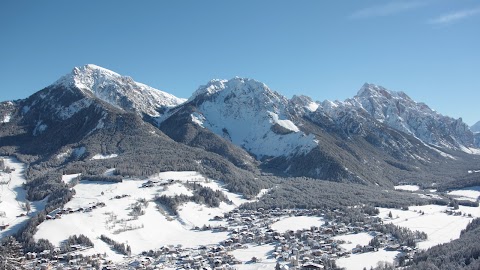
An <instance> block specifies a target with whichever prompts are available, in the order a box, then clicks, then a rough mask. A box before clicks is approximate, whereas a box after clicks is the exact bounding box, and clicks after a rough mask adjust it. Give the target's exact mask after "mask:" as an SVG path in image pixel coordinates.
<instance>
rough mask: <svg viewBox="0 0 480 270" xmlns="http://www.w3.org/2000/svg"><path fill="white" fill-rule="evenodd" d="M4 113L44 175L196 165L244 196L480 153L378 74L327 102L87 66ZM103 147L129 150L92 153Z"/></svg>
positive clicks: (435, 173) (378, 177) (429, 172)
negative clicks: (167, 82)
mask: <svg viewBox="0 0 480 270" xmlns="http://www.w3.org/2000/svg"><path fill="white" fill-rule="evenodd" d="M0 119H2V121H1V122H2V123H1V125H2V128H1V131H0V150H1V153H2V154H15V155H17V156H18V157H19V158H20V159H22V160H24V161H27V162H28V163H29V164H30V165H31V166H30V170H29V173H31V174H32V175H37V174H38V175H41V174H44V173H45V171H50V170H59V169H62V170H67V169H69V170H71V169H72V168H73V167H75V168H77V167H80V165H78V164H80V163H81V164H82V165H81V166H82V169H81V170H82V171H85V170H86V171H87V172H88V173H89V174H91V175H95V174H98V173H99V172H101V170H102V169H103V168H104V167H108V166H115V168H117V170H118V171H119V173H121V174H125V175H139V174H140V175H148V174H149V173H154V172H157V171H165V170H167V169H172V170H180V169H195V170H200V171H204V172H206V173H207V174H211V175H212V176H213V175H214V176H217V177H218V176H220V178H221V179H224V180H225V181H226V182H227V183H229V185H230V187H231V188H232V189H233V190H234V191H239V192H241V193H244V194H255V192H256V191H258V189H260V188H261V186H262V184H259V181H254V180H252V179H256V178H258V177H256V175H257V176H258V175H273V176H279V177H309V178H315V179H322V180H329V181H335V182H353V183H361V184H366V185H371V184H373V185H380V186H392V185H394V184H395V183H398V182H425V183H428V184H431V183H433V182H442V181H452V180H454V179H455V178H457V177H458V175H459V174H462V173H464V172H466V171H467V170H468V169H469V167H471V164H472V163H474V162H475V161H476V160H477V156H476V155H472V154H478V153H479V152H480V151H479V150H478V149H477V147H479V140H478V139H475V135H474V133H473V132H472V130H475V129H474V128H473V127H472V129H470V128H469V126H468V125H466V124H465V123H464V122H463V121H462V120H461V119H453V118H451V117H448V116H444V115H441V114H440V113H438V112H436V111H434V110H432V109H431V108H429V107H428V106H427V105H426V104H424V103H419V102H415V101H414V100H412V99H411V98H410V97H409V96H408V95H407V94H405V93H403V92H394V91H389V90H387V89H386V88H384V87H381V86H377V85H374V84H367V83H366V84H364V85H363V86H362V87H361V88H360V90H359V91H358V93H357V95H355V96H354V97H353V98H350V99H347V100H345V101H328V100H326V101H323V102H318V101H313V100H312V99H311V98H309V97H307V96H294V97H292V98H291V99H288V98H286V97H284V96H282V95H281V94H279V93H277V92H275V91H273V90H271V89H270V88H269V87H268V86H267V85H265V84H263V83H261V82H258V81H255V80H253V79H247V78H238V77H236V78H233V79H230V80H212V81H210V82H208V83H207V84H206V85H203V86H200V87H199V88H198V89H197V90H196V91H195V92H194V93H193V95H192V96H191V97H190V98H189V99H182V98H178V97H175V96H174V95H172V94H169V93H166V92H163V91H160V90H157V89H154V88H152V87H149V86H147V85H145V84H142V83H138V82H135V81H134V80H133V79H132V78H130V77H126V76H122V75H119V74H117V73H115V72H113V71H110V70H107V69H104V68H102V67H99V66H96V65H86V66H82V67H75V68H74V69H73V70H72V72H71V73H69V74H67V75H65V76H63V77H61V78H60V79H59V80H58V81H56V82H54V83H53V84H52V85H50V86H48V87H46V88H44V89H42V90H40V91H38V92H36V93H35V94H33V95H32V96H30V97H28V98H26V99H23V100H16V101H6V102H2V103H1V104H0ZM99 154H100V155H112V154H114V155H116V156H117V158H115V159H113V160H108V161H107V160H103V161H98V160H94V159H92V157H93V156H95V155H99ZM99 164H101V165H99ZM452 168H455V169H454V170H452ZM470 169H471V168H470ZM246 176H247V177H246ZM252 186H253V187H254V188H253V189H252V191H249V189H251V188H252ZM247 187H248V188H247Z"/></svg>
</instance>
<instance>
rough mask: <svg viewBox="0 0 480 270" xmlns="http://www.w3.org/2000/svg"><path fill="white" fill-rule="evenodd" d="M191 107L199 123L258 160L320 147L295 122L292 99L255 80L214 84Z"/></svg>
mask: <svg viewBox="0 0 480 270" xmlns="http://www.w3.org/2000/svg"><path fill="white" fill-rule="evenodd" d="M189 103H190V104H193V105H195V106H196V108H197V114H192V120H194V122H195V123H197V124H198V125H200V126H201V127H204V128H207V129H209V130H211V131H212V132H214V133H215V134H217V135H219V136H221V137H223V138H225V139H228V140H230V141H231V142H232V143H234V144H235V145H237V146H240V147H242V148H243V149H245V150H246V151H248V152H249V153H251V154H253V155H255V156H256V157H257V158H258V159H263V158H267V157H277V156H294V155H301V154H306V153H308V152H309V151H311V150H312V149H313V148H315V147H316V146H317V141H316V140H315V137H314V136H313V135H307V134H305V133H304V132H302V131H301V130H300V129H299V128H298V127H297V126H296V125H295V124H294V122H293V121H292V115H291V114H290V112H289V109H288V107H289V101H288V99H287V98H285V97H284V96H282V95H280V94H278V93H276V92H274V91H272V90H270V89H269V88H268V87H267V86H266V85H265V84H263V83H260V82H257V81H255V80H251V79H244V78H234V79H231V80H228V81H227V80H213V81H210V82H209V83H208V84H207V85H205V86H202V87H200V88H199V89H198V90H197V91H196V92H195V93H194V94H193V96H192V98H190V99H189Z"/></svg>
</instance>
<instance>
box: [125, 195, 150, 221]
mask: <svg viewBox="0 0 480 270" xmlns="http://www.w3.org/2000/svg"><path fill="white" fill-rule="evenodd" d="M146 207H148V201H147V200H146V199H139V200H137V201H136V202H135V203H134V204H133V205H132V206H131V210H130V213H128V214H129V215H130V216H133V217H135V218H136V217H138V216H142V215H145V210H144V208H146Z"/></svg>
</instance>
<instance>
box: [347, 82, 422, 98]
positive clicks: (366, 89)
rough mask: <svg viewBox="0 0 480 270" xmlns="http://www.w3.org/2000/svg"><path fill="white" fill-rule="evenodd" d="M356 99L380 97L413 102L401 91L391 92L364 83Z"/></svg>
mask: <svg viewBox="0 0 480 270" xmlns="http://www.w3.org/2000/svg"><path fill="white" fill-rule="evenodd" d="M356 97H374V98H375V97H380V98H386V99H395V98H401V99H405V100H409V101H413V100H412V99H411V98H410V97H409V96H408V95H407V94H405V93H404V92H402V91H398V92H397V91H391V90H387V89H386V88H385V87H383V86H380V85H376V84H372V83H364V84H363V86H362V87H361V88H360V90H358V92H357V95H356Z"/></svg>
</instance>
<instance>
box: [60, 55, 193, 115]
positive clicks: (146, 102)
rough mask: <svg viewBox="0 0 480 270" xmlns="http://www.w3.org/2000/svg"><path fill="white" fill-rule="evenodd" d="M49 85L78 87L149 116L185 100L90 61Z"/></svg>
mask: <svg viewBox="0 0 480 270" xmlns="http://www.w3.org/2000/svg"><path fill="white" fill-rule="evenodd" d="M52 86H55V87H65V88H67V89H70V90H71V89H78V90H80V91H82V92H83V93H84V94H86V95H87V96H95V97H97V98H99V99H101V100H103V101H106V102H108V103H110V104H112V105H114V106H116V107H118V108H121V109H124V110H128V111H135V112H137V113H145V114H147V115H150V116H160V114H159V112H158V111H159V109H160V108H162V107H173V106H177V105H179V104H181V103H183V102H184V101H185V100H184V99H180V98H177V97H175V96H173V95H171V94H168V93H166V92H163V91H160V90H158V89H155V88H152V87H150V86H147V85H145V84H142V83H138V82H135V81H134V80H133V79H132V78H131V77H128V76H122V75H120V74H118V73H116V72H114V71H111V70H109V69H106V68H103V67H100V66H97V65H94V64H88V65H84V66H80V67H74V68H73V70H72V72H70V73H69V74H66V75H65V76H63V77H61V78H60V79H59V80H58V81H56V82H55V83H54V84H53V85H52Z"/></svg>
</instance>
